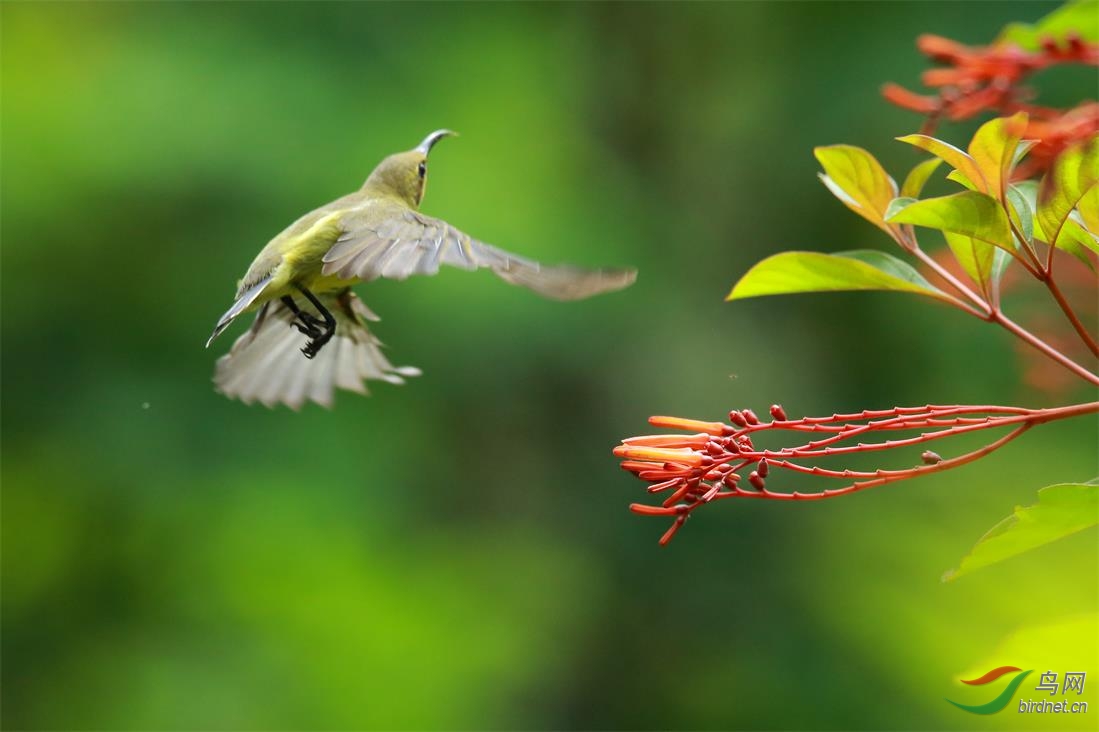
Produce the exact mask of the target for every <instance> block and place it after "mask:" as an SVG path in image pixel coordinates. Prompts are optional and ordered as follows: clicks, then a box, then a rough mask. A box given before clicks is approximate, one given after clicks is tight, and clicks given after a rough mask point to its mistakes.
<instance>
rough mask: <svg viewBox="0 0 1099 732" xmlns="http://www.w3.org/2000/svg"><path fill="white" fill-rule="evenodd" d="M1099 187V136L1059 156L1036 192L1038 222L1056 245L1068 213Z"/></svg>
mask: <svg viewBox="0 0 1099 732" xmlns="http://www.w3.org/2000/svg"><path fill="white" fill-rule="evenodd" d="M1097 184H1099V135H1096V136H1095V137H1092V138H1091V139H1090V140H1088V141H1087V142H1085V143H1083V144H1081V145H1077V146H1074V147H1071V148H1069V149H1067V150H1065V151H1064V152H1063V153H1061V154H1060V155H1059V156H1058V157H1057V159H1056V160H1055V161H1054V163H1053V167H1052V168H1050V170H1049V172H1048V173H1046V175H1045V177H1044V178H1043V179H1042V183H1041V185H1040V186H1039V188H1038V221H1039V223H1040V224H1041V226H1042V233H1043V235H1044V236H1045V240H1046V242H1047V243H1050V244H1053V245H1056V244H1057V240H1058V237H1059V236H1060V235H1061V229H1062V228H1063V227H1064V225H1065V222H1066V221H1068V217H1069V214H1070V213H1072V209H1074V208H1075V207H1076V205H1077V204H1078V203H1080V200H1081V199H1084V198H1086V197H1087V196H1088V195H1090V191H1091V188H1092V187H1093V186H1095V185H1097Z"/></svg>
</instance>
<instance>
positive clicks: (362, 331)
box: [206, 130, 637, 410]
mask: <svg viewBox="0 0 1099 732" xmlns="http://www.w3.org/2000/svg"><path fill="white" fill-rule="evenodd" d="M456 134H457V133H455V132H451V131H450V130H436V131H435V132H432V133H431V134H430V135H428V136H427V137H426V138H424V141H423V142H421V143H420V144H419V145H417V146H416V147H414V148H412V149H411V150H409V151H407V152H400V153H396V154H394V155H390V156H389V157H387V158H385V159H384V160H382V162H380V163H379V164H378V166H377V167H376V168H374V170H373V172H371V173H370V176H369V177H368V178H367V179H366V182H365V183H363V185H362V188H360V189H359V190H357V191H355V192H354V193H349V194H347V195H346V196H343V197H342V198H337V199H336V200H335V201H332V202H331V203H328V204H325V205H324V206H321V207H320V208H317V209H314V210H312V211H310V212H309V213H307V214H305V215H304V216H302V217H301V218H300V219H298V220H297V221H295V222H294V223H292V224H290V226H288V227H287V228H286V229H284V230H283V231H282V233H280V234H279V235H278V236H276V237H275V238H274V239H272V240H271V241H270V242H268V244H267V246H265V247H264V248H263V250H262V251H261V252H260V253H259V255H258V256H257V257H256V259H255V261H253V262H252V266H251V267H249V268H248V272H247V273H246V274H245V275H244V278H243V279H242V280H240V282H239V283H238V287H237V294H236V299H235V302H233V306H232V307H230V308H229V310H227V311H226V313H225V314H224V315H222V316H221V319H220V320H218V322H217V326H216V327H215V328H214V332H213V334H212V335H211V336H210V339H209V340H208V341H206V347H207V348H209V347H210V344H211V343H212V342H213V341H214V339H215V338H217V337H218V336H219V335H220V334H221V332H222V331H224V330H225V329H226V328H228V327H229V324H230V323H232V322H233V321H234V320H235V319H236V318H237V317H238V316H240V315H242V314H244V313H247V312H252V311H258V312H257V314H256V319H255V320H254V321H253V323H252V327H251V328H249V329H248V331H247V332H246V333H245V334H244V335H242V336H240V337H239V338H238V339H237V340H236V342H235V343H233V347H232V348H230V349H229V353H228V354H226V355H224V356H222V357H221V358H219V359H218V361H217V366H216V368H215V371H214V384H215V385H216V387H217V390H218V391H220V392H221V393H223V394H225V395H226V396H228V397H230V398H233V399H240V400H241V401H243V402H245V403H247V404H250V403H252V402H254V401H257V400H258V401H259V402H261V403H263V404H264V405H266V406H268V407H273V406H275V405H277V404H279V403H282V404H285V405H287V406H289V407H290V408H291V409H295V410H296V409H299V408H300V407H301V406H302V405H303V404H304V403H305V402H306V401H307V400H312V401H314V402H317V403H318V404H321V405H323V406H326V407H330V406H331V405H332V400H333V396H334V392H335V389H336V388H337V387H338V388H341V389H347V390H350V391H356V392H359V393H361V394H365V393H366V392H367V389H366V385H365V383H364V382H365V381H366V380H367V379H380V380H383V381H387V382H390V383H395V384H401V383H404V377H408V376H418V375H419V374H420V371H419V369H416V368H412V367H408V366H404V367H395V366H393V365H392V364H391V363H390V362H389V360H388V359H387V358H386V357H385V356H384V355H383V354H382V352H381V350H380V348H379V346H380V345H381V343H380V342H379V341H378V339H377V338H375V337H374V335H373V334H372V333H371V332H370V330H369V329H368V328H367V321H376V320H378V316H376V315H374V313H373V312H372V311H371V310H370V309H369V308H367V307H366V305H365V304H364V303H363V302H362V301H361V300H360V299H359V298H358V297H357V296H356V295H355V293H353V292H352V291H351V287H352V286H353V285H355V284H358V283H360V282H369V281H371V280H374V279H377V278H379V277H385V278H389V279H397V280H403V279H405V278H406V277H409V276H411V275H433V274H435V273H437V272H438V271H439V265H440V264H447V265H450V266H453V267H461V268H462V269H467V270H474V269H478V268H481V267H485V268H488V269H490V270H492V272H494V273H495V274H496V275H497V276H498V277H500V278H501V279H503V280H504V281H506V282H510V283H511V284H513V285H521V286H523V287H526V288H527V289H530V290H534V291H535V292H537V293H538V294H539V295H543V296H544V297H549V298H553V299H556V300H580V299H583V298H586V297H591V296H592V295H598V294H600V293H603V292H612V291H614V290H620V289H622V288H624V287H627V286H629V285H630V284H631V283H633V281H634V279H636V277H637V272H636V270H633V269H584V268H581V267H573V266H571V265H558V266H546V265H543V264H539V263H538V262H535V261H533V260H530V259H525V258H523V257H519V256H516V255H514V254H510V253H508V252H505V251H504V250H502V249H498V248H496V247H494V246H491V245H489V244H486V243H484V242H482V241H478V240H476V239H473V238H472V237H470V236H468V235H467V234H464V233H462V232H461V231H459V230H458V229H456V228H454V227H453V226H451V225H450V224H448V223H447V222H445V221H442V220H440V219H435V218H431V217H430V216H425V215H424V214H422V213H420V211H419V207H420V203H421V201H423V197H424V187H425V185H426V183H427V158H428V154H429V153H430V152H431V148H432V147H434V146H435V143H437V142H438V141H439V140H440V139H442V138H444V137H447V136H451V135H456Z"/></svg>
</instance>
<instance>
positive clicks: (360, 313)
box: [214, 291, 420, 410]
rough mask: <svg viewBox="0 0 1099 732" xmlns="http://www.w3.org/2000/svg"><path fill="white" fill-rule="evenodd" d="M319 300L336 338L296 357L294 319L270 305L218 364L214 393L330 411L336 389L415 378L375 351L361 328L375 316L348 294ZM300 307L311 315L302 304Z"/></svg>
mask: <svg viewBox="0 0 1099 732" xmlns="http://www.w3.org/2000/svg"><path fill="white" fill-rule="evenodd" d="M320 298H321V300H322V301H323V302H324V306H325V307H326V308H328V309H329V311H330V312H331V313H332V314H333V315H334V316H335V318H336V334H335V336H333V338H332V340H331V341H329V342H328V344H327V345H325V346H324V347H323V348H321V350H320V352H319V353H318V354H317V355H316V357H315V358H313V359H308V358H306V357H305V356H304V355H303V354H302V353H301V348H302V346H304V345H305V343H306V341H307V340H308V338H307V337H306V336H305V335H304V334H302V333H300V332H299V331H298V330H297V329H296V328H295V327H294V326H293V325H291V322H292V321H293V318H294V316H293V314H292V313H291V312H290V310H289V308H287V307H286V306H285V305H283V304H282V302H280V301H277V300H272V301H271V302H268V303H266V304H265V305H264V306H263V307H262V308H261V309H260V311H259V313H258V314H257V315H256V320H255V322H254V323H253V324H252V327H251V328H249V329H248V332H246V333H245V334H244V335H242V336H241V337H240V338H238V339H237V340H236V342H235V343H234V344H233V347H232V348H231V349H230V350H229V353H227V354H226V355H224V356H222V357H221V358H219V359H218V362H217V367H216V370H215V372H214V384H215V385H216V386H217V389H218V391H220V392H221V393H223V394H225V395H226V396H228V397H230V398H232V399H240V400H241V401H243V402H244V403H246V404H251V403H252V402H255V401H259V402H261V403H263V404H264V405H266V406H268V407H274V406H275V405H277V404H285V405H287V406H288V407H290V408H291V409H295V410H296V409H299V408H301V406H302V405H303V404H305V402H306V401H309V400H312V401H314V402H317V403H318V404H321V405H323V406H325V407H330V406H332V401H333V397H334V394H335V390H336V388H340V389H348V390H350V391H356V392H359V393H360V394H365V393H367V389H366V384H364V383H363V382H364V381H365V380H367V379H380V380H382V381H388V382H390V383H393V384H400V383H403V382H404V379H403V378H402V377H405V376H417V375H419V373H420V372H419V369H415V368H410V367H394V366H393V364H391V363H390V362H389V359H387V358H386V357H385V355H384V354H383V353H382V352H381V349H380V348H379V346H381V342H380V341H378V339H377V338H375V337H374V335H373V334H372V333H371V332H370V331H369V330H368V329H367V327H366V320H377V316H376V315H374V314H373V313H371V312H370V310H369V309H368V308H367V307H366V305H364V304H363V303H362V301H361V300H359V298H357V297H356V296H355V295H354V293H352V292H350V291H346V292H343V293H340V294H334V293H333V294H328V295H322V296H320ZM301 307H303V308H304V309H306V310H309V311H310V312H313V311H312V309H311V308H310V307H309V306H308V305H307V304H306V303H302V304H301ZM313 314H314V315H317V313H313Z"/></svg>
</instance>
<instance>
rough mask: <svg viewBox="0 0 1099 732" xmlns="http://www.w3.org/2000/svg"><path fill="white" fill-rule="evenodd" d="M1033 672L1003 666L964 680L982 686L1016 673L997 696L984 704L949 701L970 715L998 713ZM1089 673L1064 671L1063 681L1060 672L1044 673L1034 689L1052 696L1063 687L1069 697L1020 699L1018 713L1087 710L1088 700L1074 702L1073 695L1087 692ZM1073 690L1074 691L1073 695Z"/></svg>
mask: <svg viewBox="0 0 1099 732" xmlns="http://www.w3.org/2000/svg"><path fill="white" fill-rule="evenodd" d="M1032 672H1033V669H1030V670H1027V671H1023V670H1022V669H1020V668H1019V667H1018V666H1000V667H998V668H994V669H992V670H991V671H989V672H988V673H986V674H984V675H983V676H979V677H978V678H975V679H962V683H963V684H969V685H970V686H983V685H985V684H991V683H992V682H994V681H996V680H998V679H999V678H1000V677H1002V676H1005V675H1006V674H1012V673H1013V674H1015V676H1014V678H1012V679H1011V681H1009V682H1008V684H1007V686H1005V687H1004V689H1003V691H1001V692H1000V693H999V694H998V695H997V696H996V697H995V698H993V699H992V700H991V701H988V702H986V703H984V704H960V703H958V702H956V701H954V700H952V699H947V701H948V702H950V703H951V704H953V705H954V706H956V707H958V708H959V709H961V710H963V711H966V712H970V713H971V714H995V713H996V712H999V711H1002V710H1003V709H1004V708H1006V707H1007V705H1008V704H1009V703H1011V700H1012V698H1013V697H1014V696H1015V692H1016V691H1017V690H1018V689H1019V687H1020V686H1021V685H1022V683H1023V681H1024V680H1025V679H1026V677H1027V676H1029V675H1030V674H1031V673H1032ZM1086 676H1087V674H1086V672H1084V671H1065V672H1064V673H1063V674H1062V679H1063V681H1062V682H1061V683H1060V684H1058V683H1057V674H1056V673H1054V672H1053V671H1046V672H1045V673H1043V674H1041V676H1040V678H1039V681H1038V685H1037V686H1035V687H1034V690H1035V691H1039V692H1044V691H1048V692H1049V696H1054V695H1056V694H1057V692H1058V689H1060V695H1061V696H1062V697H1066V698H1065V699H1059V700H1057V701H1051V700H1049V699H1038V700H1034V699H1020V700H1019V710H1018V711H1019V713H1020V714H1081V713H1083V712H1086V711H1087V710H1088V703H1087V702H1086V701H1073V700H1072V696H1080V695H1082V694H1083V693H1084V681H1085V679H1086ZM1073 693H1074V694H1073Z"/></svg>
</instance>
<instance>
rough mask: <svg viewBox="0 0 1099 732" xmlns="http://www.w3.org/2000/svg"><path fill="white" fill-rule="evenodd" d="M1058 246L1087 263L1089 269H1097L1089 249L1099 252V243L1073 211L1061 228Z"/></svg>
mask: <svg viewBox="0 0 1099 732" xmlns="http://www.w3.org/2000/svg"><path fill="white" fill-rule="evenodd" d="M1057 248H1058V249H1062V250H1064V251H1066V252H1068V253H1069V254H1071V255H1072V256H1074V257H1076V258H1077V259H1079V260H1080V261H1081V262H1083V263H1084V264H1086V265H1087V266H1088V268H1089V269H1091V270H1093V271H1094V270H1095V264H1094V263H1093V262H1092V261H1091V257H1090V256H1089V255H1088V250H1089V249H1090V250H1091V251H1093V252H1095V253H1096V254H1099V243H1097V242H1096V241H1095V237H1094V236H1092V235H1091V234H1089V233H1088V231H1087V230H1086V229H1085V228H1084V227H1083V226H1081V225H1080V221H1079V220H1078V215H1077V214H1076V213H1075V212H1073V214H1072V216H1070V217H1069V220H1068V221H1066V222H1065V226H1064V228H1063V229H1062V230H1061V236H1060V238H1058V239H1057Z"/></svg>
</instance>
